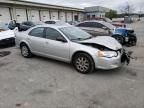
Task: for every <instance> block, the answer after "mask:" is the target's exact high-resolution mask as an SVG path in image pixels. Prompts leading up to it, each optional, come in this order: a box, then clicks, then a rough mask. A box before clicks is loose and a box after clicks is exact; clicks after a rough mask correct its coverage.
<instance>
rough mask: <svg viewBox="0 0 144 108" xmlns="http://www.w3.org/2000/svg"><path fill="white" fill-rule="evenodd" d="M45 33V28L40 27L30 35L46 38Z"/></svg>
mask: <svg viewBox="0 0 144 108" xmlns="http://www.w3.org/2000/svg"><path fill="white" fill-rule="evenodd" d="M43 32H44V28H43V27H39V28H35V29H33V30H32V31H31V32H30V33H29V35H31V36H35V37H41V38H43V37H44V33H43Z"/></svg>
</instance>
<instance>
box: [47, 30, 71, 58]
mask: <svg viewBox="0 0 144 108" xmlns="http://www.w3.org/2000/svg"><path fill="white" fill-rule="evenodd" d="M45 38H46V42H45V48H46V54H47V55H48V56H50V57H51V58H54V59H58V60H62V61H69V60H70V58H69V53H70V48H69V42H68V41H67V40H66V39H65V38H64V37H63V35H62V34H61V33H60V32H59V31H58V30H56V29H54V28H49V27H48V28H46V30H45ZM58 38H61V39H63V40H65V42H64V41H60V40H57V39H58Z"/></svg>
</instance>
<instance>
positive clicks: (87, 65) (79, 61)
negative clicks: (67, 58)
mask: <svg viewBox="0 0 144 108" xmlns="http://www.w3.org/2000/svg"><path fill="white" fill-rule="evenodd" d="M73 65H74V67H75V69H76V70H77V71H78V72H80V73H83V74H87V73H90V72H93V71H94V62H93V59H92V58H91V57H90V56H89V55H88V54H86V53H79V54H76V55H75V57H74V59H73Z"/></svg>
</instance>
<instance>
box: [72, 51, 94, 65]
mask: <svg viewBox="0 0 144 108" xmlns="http://www.w3.org/2000/svg"><path fill="white" fill-rule="evenodd" d="M79 53H85V54H87V55H89V56H90V57H91V58H92V60H93V62H94V58H93V56H92V55H91V54H90V53H89V52H86V51H76V52H74V53H73V55H72V57H71V63H72V62H73V60H74V57H75V56H76V55H77V54H79ZM94 64H95V62H94Z"/></svg>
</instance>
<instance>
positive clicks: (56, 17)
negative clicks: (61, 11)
mask: <svg viewBox="0 0 144 108" xmlns="http://www.w3.org/2000/svg"><path fill="white" fill-rule="evenodd" d="M51 19H52V20H58V12H51Z"/></svg>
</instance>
